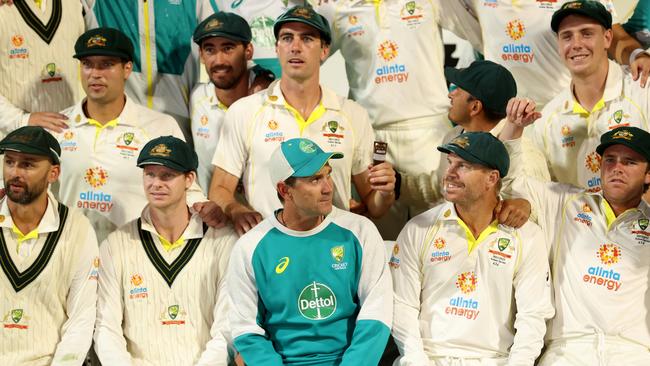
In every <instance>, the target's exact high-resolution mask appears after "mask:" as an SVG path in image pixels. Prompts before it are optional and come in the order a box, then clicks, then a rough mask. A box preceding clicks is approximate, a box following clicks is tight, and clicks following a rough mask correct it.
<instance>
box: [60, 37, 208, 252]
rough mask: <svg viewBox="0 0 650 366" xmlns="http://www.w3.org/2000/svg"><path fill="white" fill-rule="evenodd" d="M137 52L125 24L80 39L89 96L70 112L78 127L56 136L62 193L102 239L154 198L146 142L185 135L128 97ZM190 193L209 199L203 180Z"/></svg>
mask: <svg viewBox="0 0 650 366" xmlns="http://www.w3.org/2000/svg"><path fill="white" fill-rule="evenodd" d="M133 55H134V50H133V46H132V45H131V42H130V41H129V39H128V38H127V36H126V35H125V34H124V33H122V32H121V31H119V30H117V29H113V28H96V29H92V30H89V31H87V32H85V33H84V34H83V35H81V36H80V37H79V39H78V40H77V43H76V44H75V57H76V58H77V59H79V60H80V62H81V73H80V74H81V84H82V87H83V89H84V91H85V92H86V98H84V99H83V100H82V101H80V102H79V103H77V104H76V105H74V106H72V107H70V108H68V109H66V110H65V111H63V112H62V113H63V114H65V115H66V116H68V118H69V119H70V121H71V123H70V128H69V129H66V130H65V131H64V132H62V133H58V134H56V135H55V137H56V138H57V140H58V141H59V143H60V144H61V150H62V155H61V162H62V167H63V169H62V172H61V179H60V184H59V185H58V186H55V190H54V191H55V194H57V197H59V199H60V200H61V201H62V202H64V203H66V204H67V205H69V206H70V207H77V208H80V209H82V210H83V212H84V214H85V215H86V216H87V217H88V218H89V219H90V222H91V223H92V224H93V226H94V227H95V230H96V232H97V235H98V240H100V241H101V240H103V239H105V238H106V236H108V234H109V233H110V232H111V231H113V230H115V229H116V228H118V227H120V226H122V225H124V224H126V223H127V222H129V221H131V220H133V219H135V218H137V217H138V215H139V213H140V211H141V210H142V208H143V207H144V206H145V204H146V202H147V201H146V198H145V197H144V195H143V194H142V186H141V182H140V179H139V178H138V177H139V170H138V168H137V167H136V166H135V161H136V159H137V157H138V154H139V152H140V151H141V149H142V147H143V146H144V145H145V144H146V143H147V142H148V141H149V140H151V139H153V138H155V137H158V136H163V135H173V136H176V137H183V134H182V132H181V130H180V128H179V127H178V125H177V124H176V121H174V119H173V118H171V117H170V116H167V115H164V114H162V113H159V112H155V111H152V110H150V109H148V108H145V107H143V106H141V105H139V104H137V103H135V102H134V101H133V100H132V99H131V98H130V97H128V96H126V94H125V92H124V87H125V82H126V80H127V79H128V78H129V76H130V75H131V72H132V70H133V63H132V60H133V57H134V56H133ZM190 196H191V197H190V200H191V202H192V203H193V202H197V201H202V200H204V197H203V195H202V194H201V190H200V188H199V187H198V185H196V186H195V187H194V188H193V190H192V193H191V195H190Z"/></svg>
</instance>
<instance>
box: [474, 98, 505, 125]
mask: <svg viewBox="0 0 650 366" xmlns="http://www.w3.org/2000/svg"><path fill="white" fill-rule="evenodd" d="M474 100H478V101H479V102H480V101H481V100H480V99H478V98H476V97H475V96H473V95H471V94H470V95H469V96H468V97H467V101H468V102H471V101H474ZM481 105H482V106H483V113H485V118H487V119H488V120H490V121H492V122H494V123H495V124H497V123H499V122H500V121H501V120H502V119H504V118H506V116H507V114H505V113H502V112H497V111H494V110H492V109H489V108H486V107H485V105H483V102H481Z"/></svg>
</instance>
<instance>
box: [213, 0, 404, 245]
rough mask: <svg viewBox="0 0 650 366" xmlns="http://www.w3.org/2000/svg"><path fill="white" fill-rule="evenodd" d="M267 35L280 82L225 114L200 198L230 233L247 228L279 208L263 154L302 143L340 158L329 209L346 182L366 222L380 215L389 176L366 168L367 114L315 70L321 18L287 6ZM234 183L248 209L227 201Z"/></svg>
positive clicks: (326, 33)
mask: <svg viewBox="0 0 650 366" xmlns="http://www.w3.org/2000/svg"><path fill="white" fill-rule="evenodd" d="M274 32H275V36H276V52H277V54H278V59H279V60H280V64H281V65H282V79H280V80H277V81H275V82H273V83H272V84H271V85H270V86H269V87H268V89H266V90H265V91H264V92H263V93H257V94H254V95H250V96H248V97H245V98H242V99H241V100H240V101H238V102H237V103H235V104H234V105H233V106H232V107H231V108H230V109H228V112H227V114H226V117H225V118H224V125H223V128H222V131H221V135H220V142H219V145H218V146H217V150H216V151H215V154H214V158H213V159H212V163H213V164H214V165H215V166H216V168H215V169H214V172H213V175H212V180H211V181H210V192H209V195H208V197H209V198H210V199H211V200H214V201H215V202H217V204H219V205H220V206H221V207H222V209H223V210H224V212H225V213H226V215H227V216H229V217H230V219H231V220H232V221H233V222H234V225H235V230H236V231H237V232H238V233H244V232H246V231H248V230H250V229H251V228H252V227H253V226H255V225H257V224H258V223H259V222H260V221H262V217H267V216H270V215H272V214H273V211H274V210H275V209H277V208H279V207H280V206H281V205H280V201H279V200H278V199H277V198H276V195H275V192H274V190H273V185H272V182H271V180H270V179H271V173H272V172H271V169H272V167H271V166H270V160H269V156H271V153H273V151H274V150H275V148H276V147H277V146H279V145H280V144H281V143H282V142H283V141H286V140H288V139H290V138H295V137H307V138H310V139H312V140H314V141H315V142H316V143H318V144H320V145H321V146H326V147H327V148H330V149H332V150H334V149H336V150H340V151H342V152H343V153H345V154H346V155H345V158H343V159H340V160H337V161H334V162H332V164H331V165H332V179H333V181H334V198H333V200H334V204H335V205H336V206H337V207H340V208H343V209H346V210H347V209H349V208H350V200H351V198H352V184H354V188H356V191H357V193H358V194H359V197H360V198H361V200H362V201H363V203H364V204H365V205H366V207H367V208H368V212H367V214H368V216H371V217H380V216H381V215H383V214H384V213H386V212H387V211H388V209H389V208H390V206H391V205H392V204H393V202H394V201H395V192H394V188H395V180H396V179H395V172H394V170H393V166H392V165H391V164H390V163H388V162H383V163H380V164H374V165H373V164H372V138H373V137H372V135H373V133H372V126H371V125H370V121H369V120H368V114H367V112H366V111H365V110H364V109H363V108H362V107H361V106H359V105H358V104H356V103H355V102H353V101H351V100H349V99H346V98H343V97H340V96H338V95H336V94H335V93H334V92H333V91H331V90H328V89H327V88H325V87H322V86H321V85H320V65H321V63H322V62H323V61H325V58H326V57H327V55H328V53H329V44H330V42H331V41H332V33H331V31H330V27H329V24H328V23H327V20H326V19H325V18H324V17H322V16H321V15H320V14H318V13H316V12H315V11H314V9H313V8H311V7H310V6H295V7H293V8H291V9H289V10H287V11H286V12H285V13H284V14H282V15H281V16H280V17H279V18H278V19H277V20H276V22H275V26H274ZM240 178H241V180H242V183H243V186H244V192H245V194H246V200H247V201H248V204H249V205H250V206H246V205H243V204H241V203H240V202H238V201H237V200H236V198H235V192H236V189H237V184H238V182H239V180H240Z"/></svg>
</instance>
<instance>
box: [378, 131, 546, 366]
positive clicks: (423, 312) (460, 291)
mask: <svg viewBox="0 0 650 366" xmlns="http://www.w3.org/2000/svg"><path fill="white" fill-rule="evenodd" d="M438 150H440V151H441V152H443V153H445V154H447V160H448V167H447V170H446V171H445V175H444V179H443V187H444V191H443V192H444V196H445V200H446V202H444V203H442V204H440V205H439V206H436V207H434V208H432V209H431V210H429V211H427V212H425V213H423V214H421V215H419V216H417V217H415V218H414V219H412V220H411V221H409V223H408V224H407V225H406V227H405V228H404V230H402V232H401V233H400V235H399V237H398V238H397V243H396V244H395V247H394V249H393V255H392V257H391V259H390V266H391V267H392V274H393V281H394V286H393V288H394V292H395V308H394V311H395V312H394V323H393V337H394V338H395V341H396V343H397V345H398V347H399V349H400V353H401V355H402V357H401V358H400V359H399V360H398V362H397V364H399V365H414V366H415V365H417V366H424V365H450V366H451V365H467V366H471V365H530V366H532V365H533V363H534V361H535V359H536V358H537V356H538V355H539V353H540V350H541V348H542V345H543V339H544V333H545V331H546V326H545V321H546V320H548V319H549V318H551V317H552V316H553V305H552V300H551V287H550V280H549V268H548V261H547V256H546V243H545V242H544V239H545V238H544V236H543V234H542V232H541V230H540V228H539V227H538V226H536V225H535V224H533V223H532V222H527V223H526V224H524V225H523V226H522V227H520V228H518V229H514V228H511V227H507V226H503V225H500V224H498V222H497V220H496V217H495V214H494V209H495V207H496V206H497V204H498V201H499V189H500V187H501V181H502V178H503V177H505V176H506V174H507V173H508V167H509V158H508V153H507V151H506V148H505V146H504V145H503V144H502V143H501V142H500V141H499V140H498V139H497V138H496V137H494V136H493V135H492V134H490V133H488V132H466V133H463V134H461V135H459V136H458V137H456V138H454V139H453V140H452V141H451V142H449V143H448V144H445V145H442V146H440V147H438Z"/></svg>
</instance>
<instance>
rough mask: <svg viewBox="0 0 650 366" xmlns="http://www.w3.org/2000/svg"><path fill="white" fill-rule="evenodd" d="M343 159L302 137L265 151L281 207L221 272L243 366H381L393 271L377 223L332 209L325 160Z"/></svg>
mask: <svg viewBox="0 0 650 366" xmlns="http://www.w3.org/2000/svg"><path fill="white" fill-rule="evenodd" d="M342 158H344V156H343V154H342V153H338V152H329V153H326V152H324V151H323V150H322V149H321V148H320V147H319V146H318V145H317V144H316V143H315V142H313V141H311V140H308V139H304V138H295V139H290V140H287V141H284V142H283V143H282V144H280V145H279V146H278V148H277V149H276V150H275V151H274V152H273V153H272V155H271V157H270V161H271V162H270V165H271V167H272V169H271V180H272V181H273V182H276V183H275V187H276V190H277V191H276V192H277V193H276V194H277V195H278V196H279V197H280V198H281V201H282V208H281V209H278V210H277V211H275V212H274V213H273V214H272V215H271V216H269V217H267V218H266V219H265V220H264V221H262V222H261V223H260V224H259V225H257V226H255V227H254V228H253V229H252V230H250V231H249V232H247V233H246V234H245V235H244V236H242V237H241V238H240V239H239V241H238V242H237V243H236V245H235V247H234V249H233V252H232V257H231V261H230V264H229V267H228V276H227V281H228V283H227V285H228V288H229V289H232V290H231V291H230V298H231V303H232V304H233V305H234V306H233V309H232V310H231V312H230V327H231V331H232V337H233V339H234V344H235V348H236V349H237V351H239V352H240V353H241V356H242V358H243V360H244V362H245V363H246V365H248V366H257V365H263V366H282V365H314V366H316V365H318V366H325V365H376V364H377V363H378V362H379V359H380V357H381V354H382V351H383V350H384V346H385V345H386V340H387V339H388V335H389V332H390V327H391V319H392V292H391V288H390V287H391V280H390V273H389V270H388V266H387V263H386V256H385V249H384V244H383V241H382V239H381V237H380V236H379V233H378V232H377V229H376V228H375V226H374V224H373V223H372V222H371V221H369V220H368V219H366V218H364V217H362V216H359V215H356V214H353V213H350V212H347V211H343V210H341V209H338V208H335V207H333V204H332V199H333V194H334V184H333V180H332V177H331V173H332V167H331V166H330V164H331V163H332V162H333V161H332V160H334V159H342Z"/></svg>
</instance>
